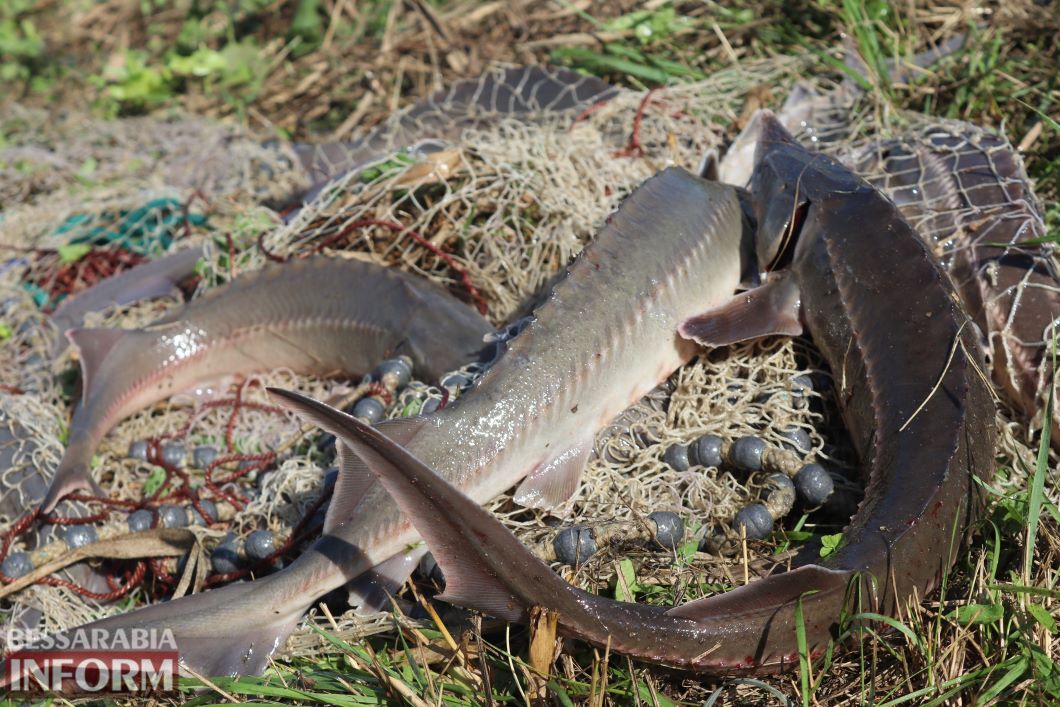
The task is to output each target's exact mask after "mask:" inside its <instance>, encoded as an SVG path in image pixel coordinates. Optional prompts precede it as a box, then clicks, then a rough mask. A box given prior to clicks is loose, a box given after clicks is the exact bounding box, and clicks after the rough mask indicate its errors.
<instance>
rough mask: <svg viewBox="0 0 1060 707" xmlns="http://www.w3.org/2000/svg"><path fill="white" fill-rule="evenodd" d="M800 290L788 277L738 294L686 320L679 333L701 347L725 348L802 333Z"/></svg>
mask: <svg viewBox="0 0 1060 707" xmlns="http://www.w3.org/2000/svg"><path fill="white" fill-rule="evenodd" d="M799 300H800V296H799V288H798V285H797V284H796V283H795V278H794V277H792V276H791V274H790V273H784V274H781V275H778V276H775V277H773V278H772V279H770V280H769V281H768V282H766V283H765V284H764V285H762V286H760V287H756V288H755V289H753V290H748V291H747V292H741V293H740V294H738V295H736V296H734V297H733V298H732V299H730V300H729V301H728V302H726V303H725V304H722V305H719V306H717V307H715V308H713V309H709V310H707V311H706V312H704V313H703V314H700V315H697V316H695V317H692V318H690V319H686V320H685V321H684V322H682V323H681V326H680V327H678V333H680V335H681V336H683V337H684V338H686V339H690V340H692V341H695V342H696V343H697V344H699V345H701V346H709V347H714V346H727V345H729V344H735V343H738V342H741V341H749V340H751V339H757V338H760V337H763V336H771V335H774V334H784V335H788V336H797V335H799V334H801V333H802V324H801V323H800V322H799Z"/></svg>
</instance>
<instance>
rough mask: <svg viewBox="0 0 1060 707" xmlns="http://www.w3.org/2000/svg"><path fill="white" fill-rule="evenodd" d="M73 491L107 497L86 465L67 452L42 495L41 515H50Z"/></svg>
mask: <svg viewBox="0 0 1060 707" xmlns="http://www.w3.org/2000/svg"><path fill="white" fill-rule="evenodd" d="M75 491H88V492H89V493H91V494H94V495H96V496H106V495H107V492H106V491H104V490H103V489H102V488H100V486H99V484H97V483H96V482H95V480H93V478H92V475H91V474H90V473H89V470H88V464H87V463H86V462H83V461H82V460H81V459H80V458H78V455H76V454H70V453H69V451H68V452H67V454H66V455H65V456H64V457H63V460H62V461H61V462H60V463H59V468H58V469H56V470H55V476H54V477H52V482H51V484H50V485H49V486H48V492H47V493H46V494H44V500H43V501H41V507H40V511H41V513H42V514H43V513H51V512H52V511H53V510H55V506H57V505H58V504H59V501H61V500H63V499H64V498H65V497H67V496H69V495H70V494H72V493H74V492H75Z"/></svg>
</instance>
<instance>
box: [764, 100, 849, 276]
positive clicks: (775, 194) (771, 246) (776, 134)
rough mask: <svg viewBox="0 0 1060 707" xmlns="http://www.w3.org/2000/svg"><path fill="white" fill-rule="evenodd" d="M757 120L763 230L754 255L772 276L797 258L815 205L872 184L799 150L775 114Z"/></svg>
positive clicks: (796, 143) (839, 166) (834, 164)
mask: <svg viewBox="0 0 1060 707" xmlns="http://www.w3.org/2000/svg"><path fill="white" fill-rule="evenodd" d="M752 121H753V122H756V123H757V126H758V127H757V133H758V144H757V145H756V147H755V167H754V172H753V173H752V174H751V194H752V202H753V207H752V208H753V212H754V217H755V221H756V222H757V226H758V233H757V236H756V238H755V253H756V256H757V259H758V263H759V265H760V267H762V268H763V270H765V271H766V272H769V271H773V270H777V269H780V268H783V267H784V266H785V265H787V264H788V263H790V262H791V260H792V258H793V257H795V256H796V253H797V248H798V245H799V234H800V232H801V231H802V226H803V224H804V223H805V222H806V220H807V218H808V217H809V214H810V210H811V207H812V205H813V204H815V203H820V202H822V201H824V200H825V199H827V198H829V197H832V196H835V195H836V194H842V193H848V192H853V191H858V190H860V189H862V188H865V187H867V185H866V184H865V183H864V182H862V181H861V180H860V179H859V178H858V177H857V176H855V175H854V174H853V173H852V172H850V170H848V169H847V168H845V167H843V166H842V165H840V164H839V163H838V162H836V161H835V160H833V159H831V158H830V157H827V156H826V155H823V154H820V153H817V152H811V151H809V150H807V149H806V148H805V147H803V146H802V145H800V144H799V143H798V142H797V141H796V140H795V138H793V137H792V136H791V133H789V132H788V131H787V129H786V128H785V127H784V126H783V125H782V124H781V122H780V121H779V120H778V119H777V118H776V116H775V115H773V113H772V112H771V111H768V110H760V111H758V112H757V113H755V116H754V117H753V118H752Z"/></svg>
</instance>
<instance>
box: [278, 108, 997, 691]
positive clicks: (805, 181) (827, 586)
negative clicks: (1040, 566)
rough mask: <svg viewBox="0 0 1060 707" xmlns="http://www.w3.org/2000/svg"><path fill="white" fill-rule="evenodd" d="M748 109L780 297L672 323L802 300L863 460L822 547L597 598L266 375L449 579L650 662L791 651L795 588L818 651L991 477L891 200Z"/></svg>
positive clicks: (414, 465) (960, 527)
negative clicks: (699, 593)
mask: <svg viewBox="0 0 1060 707" xmlns="http://www.w3.org/2000/svg"><path fill="white" fill-rule="evenodd" d="M759 120H761V121H763V126H762V136H763V138H762V140H763V144H762V145H761V146H760V147H759V152H758V157H757V159H756V162H757V164H756V167H755V173H754V177H753V180H752V184H753V188H752V194H753V199H754V203H755V206H756V209H755V210H756V217H757V222H758V226H759V229H760V234H759V236H760V240H759V255H760V257H761V258H762V260H763V261H764V262H771V263H781V264H784V265H785V269H784V271H783V272H781V273H774V274H773V275H772V277H771V278H770V279H769V280H768V281H767V284H766V285H764V286H763V288H768V289H772V290H775V291H778V292H779V293H780V296H778V295H777V294H776V293H762V292H754V291H752V292H751V293H743V294H740V295H737V296H736V297H735V298H733V300H732V301H731V302H730V303H728V304H727V305H724V306H722V307H719V308H718V309H717V310H716V311H714V312H713V313H708V314H707V315H705V316H703V317H697V318H695V319H693V320H691V321H690V322H688V323H686V324H683V325H682V326H681V331H682V332H683V333H684V334H685V335H688V336H692V337H694V338H696V339H697V340H699V341H700V342H701V343H704V344H705V345H718V344H722V343H727V342H732V341H738V340H746V339H749V338H754V337H756V336H760V335H767V334H769V333H772V332H775V331H776V330H778V329H781V330H783V329H785V328H787V327H788V326H789V325H790V324H791V322H792V320H794V322H795V324H798V319H797V317H796V315H797V314H798V313H799V312H801V315H802V318H803V321H804V322H805V325H806V328H807V329H808V330H809V332H810V334H811V336H812V337H813V339H814V341H815V343H816V344H817V346H818V347H819V348H820V349H821V350H822V353H823V354H824V355H825V357H826V359H827V360H828V361H829V363H830V365H831V367H832V370H833V377H834V379H835V380H836V381H837V385H839V389H838V391H837V392H838V394H839V400H840V404H841V406H842V410H843V414H844V418H845V420H846V422H847V424H848V426H849V427H850V430H851V435H852V437H853V440H854V444H855V447H856V449H857V450H858V453H859V455H860V458H861V460H862V465H863V470H864V475H865V478H866V496H865V500H864V502H863V503H862V504H861V507H860V508H859V509H858V512H857V513H856V514H855V516H854V518H853V519H852V520H851V522H850V525H849V526H848V527H847V528H846V529H845V531H844V535H843V543H842V545H841V547H840V549H839V550H838V551H837V552H835V553H834V554H832V555H831V556H829V557H828V558H826V559H824V560H823V561H821V562H820V563H819V564H805V565H802V566H800V567H798V568H796V569H793V570H791V571H788V572H783V573H780V574H775V575H772V576H769V577H767V578H764V579H762V580H759V581H756V582H754V583H751V584H748V585H745V586H743V587H739V588H737V589H734V590H732V591H729V592H727V593H725V594H721V595H718V596H713V597H708V598H705V599H701V600H698V601H693V602H690V603H688V604H685V605H682V606H679V607H675V608H673V609H669V610H667V609H665V608H662V607H651V606H645V605H640V604H635V603H625V602H616V601H613V600H610V599H606V598H603V597H598V596H595V595H591V594H588V593H586V592H583V591H581V590H578V589H576V588H574V587H572V586H570V585H568V584H567V583H566V582H564V581H563V580H561V579H560V578H559V577H558V576H557V575H555V574H554V573H553V572H551V570H550V569H549V568H548V566H547V565H545V564H544V563H543V562H541V561H540V560H538V559H536V558H535V557H534V556H533V555H532V554H531V553H530V552H529V550H527V549H526V548H525V547H523V546H522V545H521V544H520V543H519V542H518V540H517V539H516V538H515V537H514V536H513V535H512V534H511V533H510V532H509V531H507V529H505V528H504V527H503V526H502V525H501V524H500V523H499V522H498V521H497V520H496V519H494V518H493V517H492V516H491V515H490V514H489V513H488V512H486V511H484V510H483V509H481V508H480V507H478V506H477V505H476V504H474V503H471V502H470V501H469V500H468V499H466V498H465V497H464V496H463V494H462V490H461V489H460V488H459V487H458V486H456V485H453V484H451V483H449V481H448V479H446V478H445V477H444V475H439V474H438V473H436V472H435V471H434V470H433V469H432V468H431V463H430V462H429V461H427V460H426V459H422V458H420V457H419V456H418V455H417V454H416V453H415V451H414V450H412V449H411V448H402V447H401V446H400V445H398V444H396V443H395V442H394V440H391V439H389V438H387V437H386V436H383V435H381V434H379V431H378V430H373V429H371V428H368V427H366V426H365V425H363V424H361V423H359V422H358V421H356V420H354V419H352V418H351V417H349V416H347V415H345V414H343V413H341V412H339V411H337V410H334V409H333V408H330V407H328V406H326V405H323V404H321V403H317V402H315V401H312V400H309V399H307V398H304V397H302V396H298V395H296V394H292V393H284V392H279V391H278V392H277V394H278V395H280V396H282V397H283V399H284V400H285V401H286V402H287V404H289V405H291V406H292V407H293V408H295V409H296V410H298V411H299V412H300V413H301V414H303V416H305V417H307V418H308V419H310V420H312V421H314V422H316V423H317V424H320V425H322V426H324V427H325V428H326V429H328V430H329V431H331V432H332V433H333V434H335V435H336V436H337V437H338V438H339V439H341V440H342V441H343V442H344V443H346V444H348V445H350V446H351V447H352V448H353V449H354V450H355V451H356V452H357V453H358V454H359V455H360V456H361V457H362V458H364V459H365V460H366V461H367V468H368V469H370V470H371V471H372V472H373V473H375V474H377V475H378V476H379V477H380V478H381V480H382V481H383V484H384V486H385V487H386V488H387V490H388V491H389V492H390V493H391V494H393V495H394V497H395V498H396V499H397V501H398V504H399V505H400V506H401V507H402V509H403V510H404V512H405V513H406V514H407V515H408V516H409V517H410V518H411V519H412V520H413V522H414V523H415V524H416V526H417V527H418V528H419V530H420V532H421V534H422V535H423V536H424V538H425V539H426V540H427V542H428V544H429V545H430V547H431V549H432V551H433V553H434V556H435V559H436V560H437V561H438V563H439V564H440V565H441V567H442V569H443V570H444V571H445V574H446V579H447V586H446V593H445V595H444V597H443V598H446V599H449V600H450V601H453V602H454V603H458V604H461V605H463V606H468V607H471V608H476V609H480V610H482V611H484V612H486V613H490V614H493V615H496V616H499V617H501V618H504V619H507V620H509V621H518V620H524V619H525V618H526V616H527V614H528V612H529V610H530V609H531V608H532V607H542V608H545V609H547V610H551V611H555V612H556V613H557V614H558V621H559V627H560V630H561V631H562V632H563V633H564V634H566V635H569V636H573V637H575V638H580V639H583V640H586V641H589V642H591V643H594V644H596V645H598V646H609V647H610V649H611V650H613V651H618V652H621V653H627V654H630V655H632V656H635V657H637V658H640V659H644V660H649V661H652V662H657V663H662V664H665V665H670V666H674V667H680V668H687V669H693V670H699V671H704V672H709V673H716V674H740V673H762V672H770V671H777V670H782V669H786V668H792V667H794V666H796V665H798V651H797V641H796V631H795V627H796V621H795V609H796V606H798V605H799V604H800V603H801V605H802V610H803V613H804V617H805V619H804V622H803V625H804V628H805V631H806V638H807V642H808V645H809V648H810V650H811V652H812V653H814V654H817V653H818V652H820V651H821V650H823V648H824V646H825V645H826V643H827V642H828V641H829V640H830V639H831V638H832V635H833V631H834V630H835V628H836V627H837V625H838V623H839V621H840V618H841V616H842V615H843V612H844V611H845V610H847V609H850V608H852V604H851V597H852V596H858V597H859V598H860V599H861V602H862V603H861V604H860V605H859V606H858V607H857V610H862V611H876V612H880V613H885V614H892V615H893V614H894V613H895V612H896V611H897V610H898V609H899V607H901V606H903V605H904V604H906V603H907V602H909V601H911V600H915V599H917V598H919V597H923V596H924V595H925V593H926V592H928V591H930V590H931V589H932V588H933V587H934V586H935V584H936V583H937V582H938V580H939V578H940V577H941V576H942V574H943V573H944V572H945V571H946V570H947V568H948V567H949V566H950V565H951V563H952V561H953V559H954V556H955V553H956V551H957V549H958V546H959V544H960V540H961V537H962V535H963V534H964V532H965V530H966V528H967V527H968V524H969V523H970V522H971V520H972V519H973V518H974V517H975V513H976V511H977V510H978V504H977V493H976V486H975V484H974V482H973V478H972V477H973V475H979V476H981V477H983V478H988V477H989V476H990V474H991V472H992V468H993V464H994V458H993V452H994V436H995V430H994V408H993V401H992V398H991V396H990V392H989V390H988V387H987V385H986V383H984V381H983V380H982V379H981V377H980V375H979V374H978V373H977V372H976V371H975V370H974V369H975V366H976V365H977V364H978V363H980V362H981V352H980V351H979V350H978V349H977V345H978V344H977V340H976V338H975V337H974V336H973V335H972V334H971V332H970V330H968V329H967V328H966V327H965V326H964V323H965V322H966V321H967V315H966V314H965V313H964V312H963V311H962V310H961V308H960V306H959V304H958V299H957V297H956V293H955V291H954V289H953V286H952V284H951V283H950V281H949V279H948V278H947V276H946V275H945V273H943V271H942V270H941V268H940V266H939V264H938V263H937V261H936V260H935V259H934V257H933V256H932V255H931V254H930V252H929V251H928V250H927V249H926V248H925V246H924V245H923V243H922V242H921V241H920V240H919V238H918V237H917V235H916V234H915V233H914V232H913V231H912V229H911V228H910V227H909V226H908V224H906V223H905V222H904V221H903V220H902V219H901V217H900V215H899V214H898V212H897V210H896V209H895V207H894V206H893V204H892V203H891V202H889V201H888V200H887V199H886V198H885V197H883V196H882V195H881V194H880V193H879V192H877V191H876V190H874V189H872V188H871V187H870V186H869V185H868V184H866V183H865V182H864V181H862V180H860V179H859V178H857V177H856V176H855V175H853V174H852V173H851V172H849V171H848V170H847V169H845V168H843V167H842V166H840V165H839V164H838V163H836V162H834V161H832V160H830V159H829V158H826V157H823V156H820V155H812V154H810V153H808V152H807V151H805V150H804V149H803V148H801V147H798V146H797V145H796V143H794V141H793V140H792V139H791V137H790V135H788V134H787V132H786V131H785V130H784V129H783V128H782V127H781V126H780V125H779V124H778V123H776V121H775V119H773V117H772V115H771V114H768V113H764V114H761V115H760V116H759ZM866 224H871V226H872V227H871V228H866ZM883 231H886V232H887V236H886V237H885V238H884V237H877V236H878V234H880V233H881V232H883ZM789 258H790V261H789V260H788V259H789ZM785 290H788V291H790V292H791V293H793V295H794V297H785V296H782V295H783V294H784V292H785ZM793 300H794V303H795V306H794V307H792V308H789V305H791V304H792V302H793ZM778 305H779V306H778ZM936 385H937V386H938V391H939V392H938V394H936Z"/></svg>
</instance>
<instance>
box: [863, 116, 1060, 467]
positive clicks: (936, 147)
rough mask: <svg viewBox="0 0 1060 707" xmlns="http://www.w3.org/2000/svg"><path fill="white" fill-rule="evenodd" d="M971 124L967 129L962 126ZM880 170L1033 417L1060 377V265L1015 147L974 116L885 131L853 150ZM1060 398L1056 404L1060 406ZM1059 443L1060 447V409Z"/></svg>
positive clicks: (869, 169) (1020, 406)
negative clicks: (1059, 347)
mask: <svg viewBox="0 0 1060 707" xmlns="http://www.w3.org/2000/svg"><path fill="white" fill-rule="evenodd" d="M962 133H963V134H962ZM851 162H852V163H853V164H854V166H855V168H856V169H858V170H859V171H862V172H865V173H873V174H876V175H877V176H876V178H875V179H873V180H872V181H873V183H874V184H875V185H877V186H879V187H880V188H881V189H884V190H886V191H887V193H889V194H891V195H892V198H893V199H894V201H895V203H896V204H897V205H898V208H899V209H900V210H901V211H902V213H903V214H904V215H905V216H906V217H907V218H908V219H909V221H910V223H913V224H915V225H917V226H918V227H921V228H923V229H924V234H923V235H924V236H925V238H927V239H928V241H929V244H930V245H931V246H932V247H933V248H935V250H936V251H937V252H939V253H940V254H941V256H942V258H943V263H944V264H945V265H946V267H947V269H948V271H949V272H950V274H951V276H952V277H953V279H954V282H955V283H956V285H957V288H958V290H959V291H960V293H961V295H962V297H963V298H964V301H965V303H966V305H967V307H968V311H969V314H971V315H972V318H973V319H974V320H975V322H976V324H977V325H978V326H979V328H980V330H981V331H982V333H983V335H984V336H985V337H986V339H987V341H988V343H989V346H988V348H989V350H990V352H991V355H992V356H991V358H992V361H991V363H992V366H991V367H992V374H993V379H994V383H995V385H996V386H997V388H998V390H999V392H1000V393H1001V395H1002V396H1003V397H1004V398H1005V399H1006V400H1007V402H1008V404H1009V405H1011V406H1012V407H1013V408H1014V409H1015V410H1017V411H1018V412H1019V413H1020V414H1021V415H1022V416H1023V417H1024V418H1025V419H1027V420H1028V421H1030V423H1031V425H1032V426H1040V425H1041V424H1042V422H1043V420H1042V419H1041V418H1042V411H1043V410H1044V408H1045V400H1046V398H1047V397H1048V381H1049V380H1051V378H1052V364H1051V362H1050V359H1049V351H1050V343H1049V342H1050V341H1051V338H1050V335H1049V332H1050V329H1051V327H1052V326H1053V325H1054V322H1056V321H1057V320H1060V273H1058V272H1057V271H1056V268H1055V264H1054V262H1053V261H1052V259H1051V256H1050V253H1049V252H1048V250H1047V248H1048V246H1042V245H1041V244H1040V243H1037V242H1036V241H1037V240H1038V239H1040V238H1042V237H1043V236H1045V235H1046V228H1045V223H1044V221H1043V219H1042V216H1041V211H1040V209H1039V207H1038V204H1037V203H1036V202H1035V199H1034V195H1033V193H1032V192H1031V189H1030V185H1029V181H1028V179H1027V175H1026V174H1025V173H1024V171H1023V169H1022V167H1021V165H1020V162H1019V159H1018V157H1017V155H1016V153H1015V150H1014V149H1013V148H1012V147H1011V145H1009V144H1008V142H1007V141H1006V140H1005V139H1004V138H1001V137H998V136H996V135H992V134H990V133H988V132H986V131H985V130H981V129H979V128H976V127H975V126H973V125H969V124H967V123H957V124H953V123H947V124H945V125H942V126H938V127H935V128H934V129H932V130H931V131H930V132H928V131H925V132H924V133H923V134H922V135H917V137H916V139H915V140H913V141H911V144H910V141H902V140H883V141H880V142H879V143H878V144H876V143H874V144H871V145H869V146H867V147H866V148H864V149H863V150H862V151H861V153H860V154H856V155H854V156H852V157H851ZM1055 405H1056V403H1055V401H1054V408H1055ZM1051 440H1052V444H1053V446H1054V447H1056V448H1057V449H1060V419H1058V418H1057V417H1054V418H1053V428H1052V436H1051Z"/></svg>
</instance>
